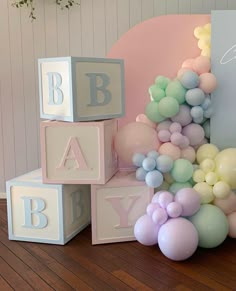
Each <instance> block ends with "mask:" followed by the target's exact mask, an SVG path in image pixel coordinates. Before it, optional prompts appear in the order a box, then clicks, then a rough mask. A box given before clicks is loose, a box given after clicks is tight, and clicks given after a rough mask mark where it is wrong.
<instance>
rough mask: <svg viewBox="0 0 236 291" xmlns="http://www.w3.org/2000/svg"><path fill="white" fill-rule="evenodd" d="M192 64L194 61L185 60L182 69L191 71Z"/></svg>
mask: <svg viewBox="0 0 236 291" xmlns="http://www.w3.org/2000/svg"><path fill="white" fill-rule="evenodd" d="M193 63H194V59H186V60H185V61H184V62H183V63H182V66H181V67H182V68H187V69H193Z"/></svg>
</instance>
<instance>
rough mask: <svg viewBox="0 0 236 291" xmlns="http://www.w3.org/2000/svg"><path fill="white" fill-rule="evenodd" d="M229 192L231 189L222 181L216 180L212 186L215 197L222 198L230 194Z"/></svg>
mask: <svg viewBox="0 0 236 291" xmlns="http://www.w3.org/2000/svg"><path fill="white" fill-rule="evenodd" d="M230 192H231V189H230V187H229V185H228V184H227V183H225V182H224V181H218V182H217V183H215V185H214V186H213V194H214V195H215V196H216V197H217V198H222V199H223V198H226V197H227V196H229V195H230Z"/></svg>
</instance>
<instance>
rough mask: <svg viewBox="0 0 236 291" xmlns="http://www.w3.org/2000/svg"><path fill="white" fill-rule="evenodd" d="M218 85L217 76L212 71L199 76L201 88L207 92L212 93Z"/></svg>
mask: <svg viewBox="0 0 236 291" xmlns="http://www.w3.org/2000/svg"><path fill="white" fill-rule="evenodd" d="M216 85H217V81H216V77H215V75H213V74H212V73H204V74H201V75H200V76H199V88H200V89H202V90H203V91H204V92H205V93H207V94H209V93H212V92H213V91H214V90H215V88H216Z"/></svg>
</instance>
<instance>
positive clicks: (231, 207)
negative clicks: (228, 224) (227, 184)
mask: <svg viewBox="0 0 236 291" xmlns="http://www.w3.org/2000/svg"><path fill="white" fill-rule="evenodd" d="M213 204H214V205H215V206H217V207H219V208H220V209H221V210H222V211H223V212H224V214H226V215H228V214H230V213H232V212H234V211H236V194H235V193H234V192H233V191H232V192H231V193H230V195H229V196H227V197H226V198H225V199H219V198H215V199H214V201H213Z"/></svg>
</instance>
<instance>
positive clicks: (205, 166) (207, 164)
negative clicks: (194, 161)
mask: <svg viewBox="0 0 236 291" xmlns="http://www.w3.org/2000/svg"><path fill="white" fill-rule="evenodd" d="M200 168H201V169H202V170H203V172H205V173H209V172H213V171H214V170H215V162H214V161H213V160H212V159H205V160H203V161H202V162H201V164H200Z"/></svg>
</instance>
